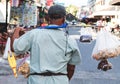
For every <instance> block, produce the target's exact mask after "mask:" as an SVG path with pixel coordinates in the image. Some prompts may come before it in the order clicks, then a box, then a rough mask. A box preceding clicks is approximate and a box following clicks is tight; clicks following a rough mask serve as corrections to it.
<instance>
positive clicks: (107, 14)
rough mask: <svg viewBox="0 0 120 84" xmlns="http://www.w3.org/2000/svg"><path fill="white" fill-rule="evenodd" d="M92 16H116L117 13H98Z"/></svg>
mask: <svg viewBox="0 0 120 84" xmlns="http://www.w3.org/2000/svg"><path fill="white" fill-rule="evenodd" d="M92 15H93V16H112V15H117V11H98V12H94V13H93V14H92Z"/></svg>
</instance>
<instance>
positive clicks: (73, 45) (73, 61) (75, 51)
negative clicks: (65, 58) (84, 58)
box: [69, 40, 81, 65]
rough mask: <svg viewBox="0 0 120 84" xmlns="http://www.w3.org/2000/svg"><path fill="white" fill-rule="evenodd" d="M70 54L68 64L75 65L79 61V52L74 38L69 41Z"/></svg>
mask: <svg viewBox="0 0 120 84" xmlns="http://www.w3.org/2000/svg"><path fill="white" fill-rule="evenodd" d="M71 48H72V50H73V51H72V55H71V59H70V61H69V64H72V65H77V64H79V63H80V62H81V53H80V50H79V47H78V45H77V42H76V40H72V41H71Z"/></svg>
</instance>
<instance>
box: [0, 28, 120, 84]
mask: <svg viewBox="0 0 120 84" xmlns="http://www.w3.org/2000/svg"><path fill="white" fill-rule="evenodd" d="M79 31H80V27H76V28H74V27H73V28H69V34H70V36H71V37H73V38H75V39H76V40H77V43H78V46H79V49H80V52H81V56H82V61H81V64H79V65H77V66H76V70H75V74H74V76H73V78H72V80H71V81H70V84H120V70H119V69H120V66H119V62H120V57H116V58H112V59H108V60H109V61H110V62H111V63H112V65H113V68H112V69H111V70H108V71H106V72H105V71H101V70H98V69H97V65H98V63H99V61H96V60H94V59H93V58H92V57H91V54H92V50H93V47H94V45H95V40H93V41H92V42H91V43H81V42H79V37H80V32H79ZM8 71H9V72H8ZM4 73H5V74H4ZM16 83H17V84H27V79H24V77H23V76H21V75H19V76H18V78H14V76H13V74H12V72H11V70H10V69H9V66H7V65H6V66H4V65H2V64H1V63H0V84H16Z"/></svg>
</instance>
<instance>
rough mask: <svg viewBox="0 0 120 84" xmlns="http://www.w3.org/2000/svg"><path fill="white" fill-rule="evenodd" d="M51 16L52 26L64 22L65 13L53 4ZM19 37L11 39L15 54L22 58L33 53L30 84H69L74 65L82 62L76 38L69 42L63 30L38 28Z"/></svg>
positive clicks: (50, 24)
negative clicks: (25, 54)
mask: <svg viewBox="0 0 120 84" xmlns="http://www.w3.org/2000/svg"><path fill="white" fill-rule="evenodd" d="M48 16H49V26H54V25H55V26H60V25H62V24H63V23H64V22H65V16H66V10H65V8H64V7H63V6H61V5H54V6H51V7H50V8H49V10H48ZM18 30H20V29H18ZM16 32H19V31H16ZM18 37H19V36H17V35H13V36H12V42H13V44H12V45H13V50H14V52H15V53H16V54H18V55H19V54H23V53H25V52H27V51H30V64H29V67H30V75H29V77H28V84H69V80H70V79H71V78H72V76H73V74H74V71H75V65H77V64H79V63H80V61H81V55H80V51H79V48H78V45H77V43H76V40H75V39H71V38H70V37H67V39H66V34H65V32H64V31H63V30H61V29H60V28H50V29H49V28H47V29H46V28H43V29H39V28H36V29H32V30H31V31H28V32H26V33H25V34H23V35H22V36H21V37H19V38H18Z"/></svg>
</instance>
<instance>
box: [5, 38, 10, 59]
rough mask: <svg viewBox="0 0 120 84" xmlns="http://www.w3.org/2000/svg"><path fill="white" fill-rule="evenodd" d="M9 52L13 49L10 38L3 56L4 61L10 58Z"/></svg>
mask: <svg viewBox="0 0 120 84" xmlns="http://www.w3.org/2000/svg"><path fill="white" fill-rule="evenodd" d="M8 51H11V49H10V37H8V39H7V43H6V45H5V51H4V54H3V58H4V59H7V58H8Z"/></svg>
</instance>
